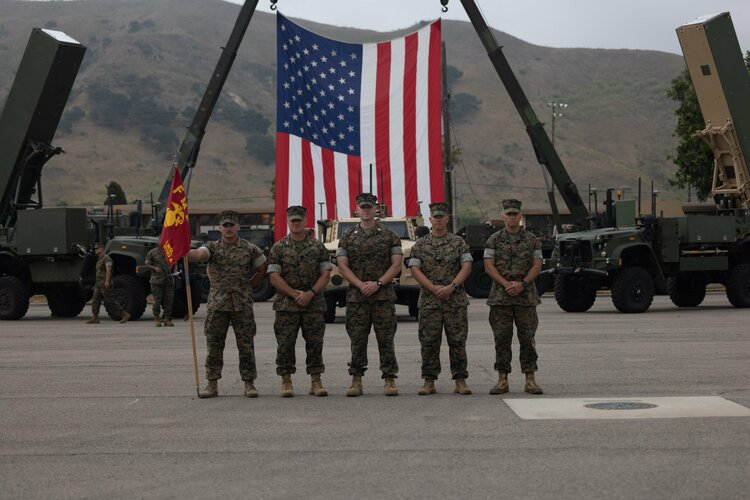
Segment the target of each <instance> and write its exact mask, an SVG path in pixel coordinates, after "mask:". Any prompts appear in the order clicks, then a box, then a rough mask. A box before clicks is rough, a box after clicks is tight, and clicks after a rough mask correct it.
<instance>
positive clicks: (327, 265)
mask: <svg viewBox="0 0 750 500" xmlns="http://www.w3.org/2000/svg"><path fill="white" fill-rule="evenodd" d="M269 269H270V268H269ZM318 269H320V270H321V271H330V270H332V269H333V264H331V261H329V260H324V261H321V263H320V266H318Z"/></svg>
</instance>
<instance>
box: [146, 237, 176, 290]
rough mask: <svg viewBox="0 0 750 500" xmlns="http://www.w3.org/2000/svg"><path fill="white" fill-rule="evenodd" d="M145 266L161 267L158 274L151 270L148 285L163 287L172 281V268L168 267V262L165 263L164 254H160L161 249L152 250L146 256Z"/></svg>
mask: <svg viewBox="0 0 750 500" xmlns="http://www.w3.org/2000/svg"><path fill="white" fill-rule="evenodd" d="M146 264H148V265H149V266H157V267H161V272H160V273H157V272H156V271H154V270H151V278H150V279H149V283H151V284H152V285H163V284H165V283H167V282H169V281H174V276H172V267H171V266H170V265H169V262H167V258H166V257H165V256H164V252H162V250H161V248H159V247H158V246H157V247H154V248H152V249H151V250H149V251H148V253H147V254H146Z"/></svg>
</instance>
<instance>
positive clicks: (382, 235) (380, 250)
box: [336, 223, 404, 302]
mask: <svg viewBox="0 0 750 500" xmlns="http://www.w3.org/2000/svg"><path fill="white" fill-rule="evenodd" d="M403 254H404V251H403V250H402V249H401V238H399V237H398V235H397V234H396V233H394V232H393V231H391V230H390V229H388V228H387V227H385V226H384V225H382V224H379V223H378V224H376V225H375V227H373V228H368V229H364V228H361V227H360V226H359V224H358V225H356V226H354V227H352V228H349V230H347V231H346V232H345V233H344V235H343V236H342V237H341V240H339V247H338V249H336V256H337V257H341V256H343V257H347V258H348V259H349V268H350V269H351V270H352V272H353V273H354V274H355V275H356V276H357V278H359V279H360V280H362V281H377V280H378V279H380V277H381V276H383V274H385V272H386V271H387V270H388V268H389V267H391V256H393V255H403ZM381 300H387V301H390V302H395V301H396V292H395V291H394V290H393V286H392V285H391V284H390V283H389V284H387V285H384V286H383V287H382V288H381V289H380V290H378V291H377V292H376V293H375V294H374V295H372V296H371V297H365V296H364V295H362V292H360V291H359V289H358V288H356V287H355V286H353V285H349V290H348V291H347V293H346V301H347V302H373V301H381Z"/></svg>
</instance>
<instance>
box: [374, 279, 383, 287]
mask: <svg viewBox="0 0 750 500" xmlns="http://www.w3.org/2000/svg"><path fill="white" fill-rule="evenodd" d="M375 283H376V284H377V285H378V286H379V287H382V286H383V282H382V281H380V280H378V281H376V282H375Z"/></svg>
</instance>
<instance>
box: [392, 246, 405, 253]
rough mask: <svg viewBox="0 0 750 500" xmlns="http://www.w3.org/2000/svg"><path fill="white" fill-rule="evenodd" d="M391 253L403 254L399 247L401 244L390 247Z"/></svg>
mask: <svg viewBox="0 0 750 500" xmlns="http://www.w3.org/2000/svg"><path fill="white" fill-rule="evenodd" d="M391 255H404V249H403V248H401V245H399V246H394V247H391Z"/></svg>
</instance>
